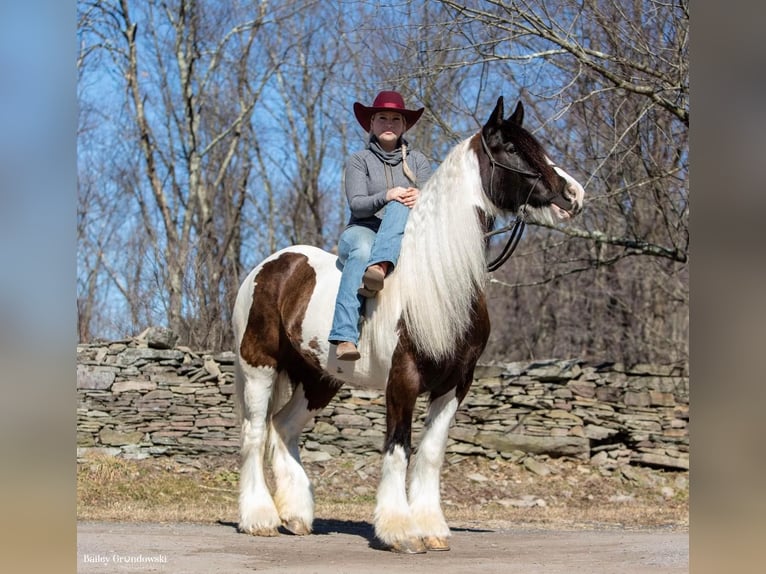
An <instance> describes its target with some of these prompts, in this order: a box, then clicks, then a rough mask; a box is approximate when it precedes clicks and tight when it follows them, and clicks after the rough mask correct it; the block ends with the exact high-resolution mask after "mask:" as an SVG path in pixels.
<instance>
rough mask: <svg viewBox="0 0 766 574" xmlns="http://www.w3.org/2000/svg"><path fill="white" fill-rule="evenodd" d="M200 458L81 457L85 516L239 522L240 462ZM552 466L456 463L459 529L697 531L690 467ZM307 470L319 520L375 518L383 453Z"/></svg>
mask: <svg viewBox="0 0 766 574" xmlns="http://www.w3.org/2000/svg"><path fill="white" fill-rule="evenodd" d="M190 462H191V463H192V465H190V464H182V463H179V462H176V461H173V460H170V459H159V460H144V461H130V460H124V459H116V458H108V457H98V458H91V459H88V460H86V461H84V462H81V463H79V464H78V470H77V516H78V519H80V520H120V521H153V522H175V521H182V522H217V521H221V522H228V523H235V522H236V521H237V495H238V493H237V487H238V486H237V481H238V470H237V459H236V458H235V457H227V458H220V459H216V460H210V459H208V460H202V459H200V460H195V461H190ZM544 463H545V465H546V467H547V468H548V470H549V471H550V473H549V474H548V475H547V476H544V477H543V476H538V475H536V474H533V473H532V472H530V471H529V470H527V469H526V468H525V467H524V466H523V464H519V463H513V462H510V461H505V460H494V461H493V460H488V459H484V458H465V459H457V458H456V459H455V460H453V461H452V462H448V463H446V464H445V466H444V469H443V472H442V499H443V505H444V512H445V515H446V517H447V520H448V522H449V523H450V525H451V526H453V527H457V528H460V527H463V528H465V527H478V526H481V527H486V528H507V527H510V526H526V527H530V526H531V527H537V528H672V529H685V528H688V524H689V497H688V494H689V488H688V476H689V475H688V472H662V471H657V470H649V469H645V468H637V467H630V468H629V472H626V473H623V472H621V471H620V470H619V469H616V470H613V471H610V472H601V471H599V470H598V469H595V468H593V467H591V466H589V465H587V464H584V463H582V462H579V461H573V460H545V461H544ZM305 466H306V469H307V472H308V474H309V476H310V477H311V479H312V482H313V483H314V485H315V499H316V505H317V507H316V516H317V518H325V519H333V520H348V521H366V522H369V521H370V520H371V517H372V513H373V509H374V504H375V502H374V498H375V489H376V487H377V482H378V479H379V476H380V474H379V466H380V459H379V457H377V456H372V457H368V458H366V459H362V460H359V459H358V458H352V457H338V458H336V459H333V460H330V461H326V462H321V463H320V462H315V463H307V464H306V465H305Z"/></svg>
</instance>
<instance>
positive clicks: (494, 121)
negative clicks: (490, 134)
mask: <svg viewBox="0 0 766 574" xmlns="http://www.w3.org/2000/svg"><path fill="white" fill-rule="evenodd" d="M501 123H503V96H500V97H499V98H497V104H495V109H494V110H492V114H491V115H490V116H489V119H488V120H487V123H486V124H485V127H489V126H499V125H500V124H501Z"/></svg>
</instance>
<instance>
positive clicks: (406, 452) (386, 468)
mask: <svg viewBox="0 0 766 574" xmlns="http://www.w3.org/2000/svg"><path fill="white" fill-rule="evenodd" d="M417 395H418V385H417V384H415V383H414V382H413V381H412V380H408V379H407V378H405V377H403V376H398V375H396V373H394V372H393V371H392V373H391V374H390V376H389V381H388V386H387V388H386V441H385V445H384V449H383V468H382V474H381V478H380V485H379V486H378V494H377V504H376V506H375V534H376V536H377V537H378V538H379V539H380V541H381V542H383V543H384V544H385V545H386V546H388V547H389V548H390V549H391V550H393V551H394V552H402V553H405V554H416V553H422V552H425V551H426V547H425V545H424V544H423V541H422V540H421V538H420V533H419V530H418V528H417V525H416V524H415V522H414V521H413V518H412V513H411V512H410V506H409V503H408V502H407V465H408V462H409V456H410V450H411V440H412V439H411V434H412V413H413V410H414V407H415V400H416V399H417Z"/></svg>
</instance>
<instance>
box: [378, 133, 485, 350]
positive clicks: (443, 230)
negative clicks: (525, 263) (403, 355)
mask: <svg viewBox="0 0 766 574" xmlns="http://www.w3.org/2000/svg"><path fill="white" fill-rule="evenodd" d="M477 209H478V210H483V211H485V212H487V213H490V214H492V213H494V211H495V208H494V206H493V205H492V203H491V202H490V201H489V200H488V199H487V197H486V196H485V195H484V192H483V191H482V188H481V177H480V174H479V162H478V158H477V157H476V152H475V151H474V149H473V148H472V146H471V138H469V139H467V140H465V141H463V142H462V143H460V144H458V145H457V146H455V148H454V149H453V150H452V151H451V152H450V153H449V154H448V155H447V157H446V159H445V160H444V162H443V163H442V164H441V165H440V166H439V167H438V168H437V169H436V171H435V172H434V173H433V174H432V176H431V177H430V179H429V180H428V181H427V182H426V183H425V185H423V187H422V188H421V190H420V196H419V197H418V201H417V202H416V203H415V206H414V207H413V208H412V212H411V213H410V217H409V220H408V221H407V227H406V229H405V232H404V238H403V240H402V248H401V254H400V256H399V261H398V263H397V266H396V275H397V280H396V287H397V289H398V296H399V299H400V301H401V305H402V307H401V308H402V313H403V318H404V321H405V324H406V326H407V330H408V332H409V334H410V336H411V338H412V341H413V343H414V344H415V346H416V348H417V349H418V350H419V351H420V352H422V353H425V354H426V355H427V356H429V357H432V358H433V359H436V360H439V359H443V358H446V357H447V356H449V355H451V354H453V353H455V352H456V351H457V348H456V343H457V342H458V341H459V338H460V337H461V336H462V335H463V333H464V332H465V330H466V329H467V328H468V326H469V321H470V320H471V309H472V303H473V300H474V298H475V297H476V294H477V291H478V290H479V289H481V288H483V287H484V284H485V281H486V273H487V271H486V263H485V260H484V236H483V234H484V229H483V228H482V226H481V223H480V221H479V218H478V214H477ZM392 278H393V277H392ZM392 283H393V282H392Z"/></svg>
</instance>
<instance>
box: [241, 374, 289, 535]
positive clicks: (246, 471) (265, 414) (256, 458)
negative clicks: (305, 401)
mask: <svg viewBox="0 0 766 574" xmlns="http://www.w3.org/2000/svg"><path fill="white" fill-rule="evenodd" d="M237 376H238V377H240V380H238V381H237V383H238V386H239V389H238V391H239V394H240V401H241V408H242V417H243V419H242V446H241V456H242V460H241V463H240V475H239V530H240V531H242V532H245V533H247V534H252V535H254V536H276V535H277V534H279V532H278V528H279V525H280V519H279V514H278V512H277V508H276V506H275V505H274V501H273V500H272V498H271V494H270V493H269V489H268V486H267V484H266V476H265V473H264V452H265V450H266V438H267V434H268V429H269V421H268V419H269V414H270V413H269V404H270V401H271V394H272V391H273V388H274V381H275V379H276V370H275V369H274V368H272V367H253V366H251V365H248V364H245V363H244V362H243V361H240V362H239V363H238V369H237Z"/></svg>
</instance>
